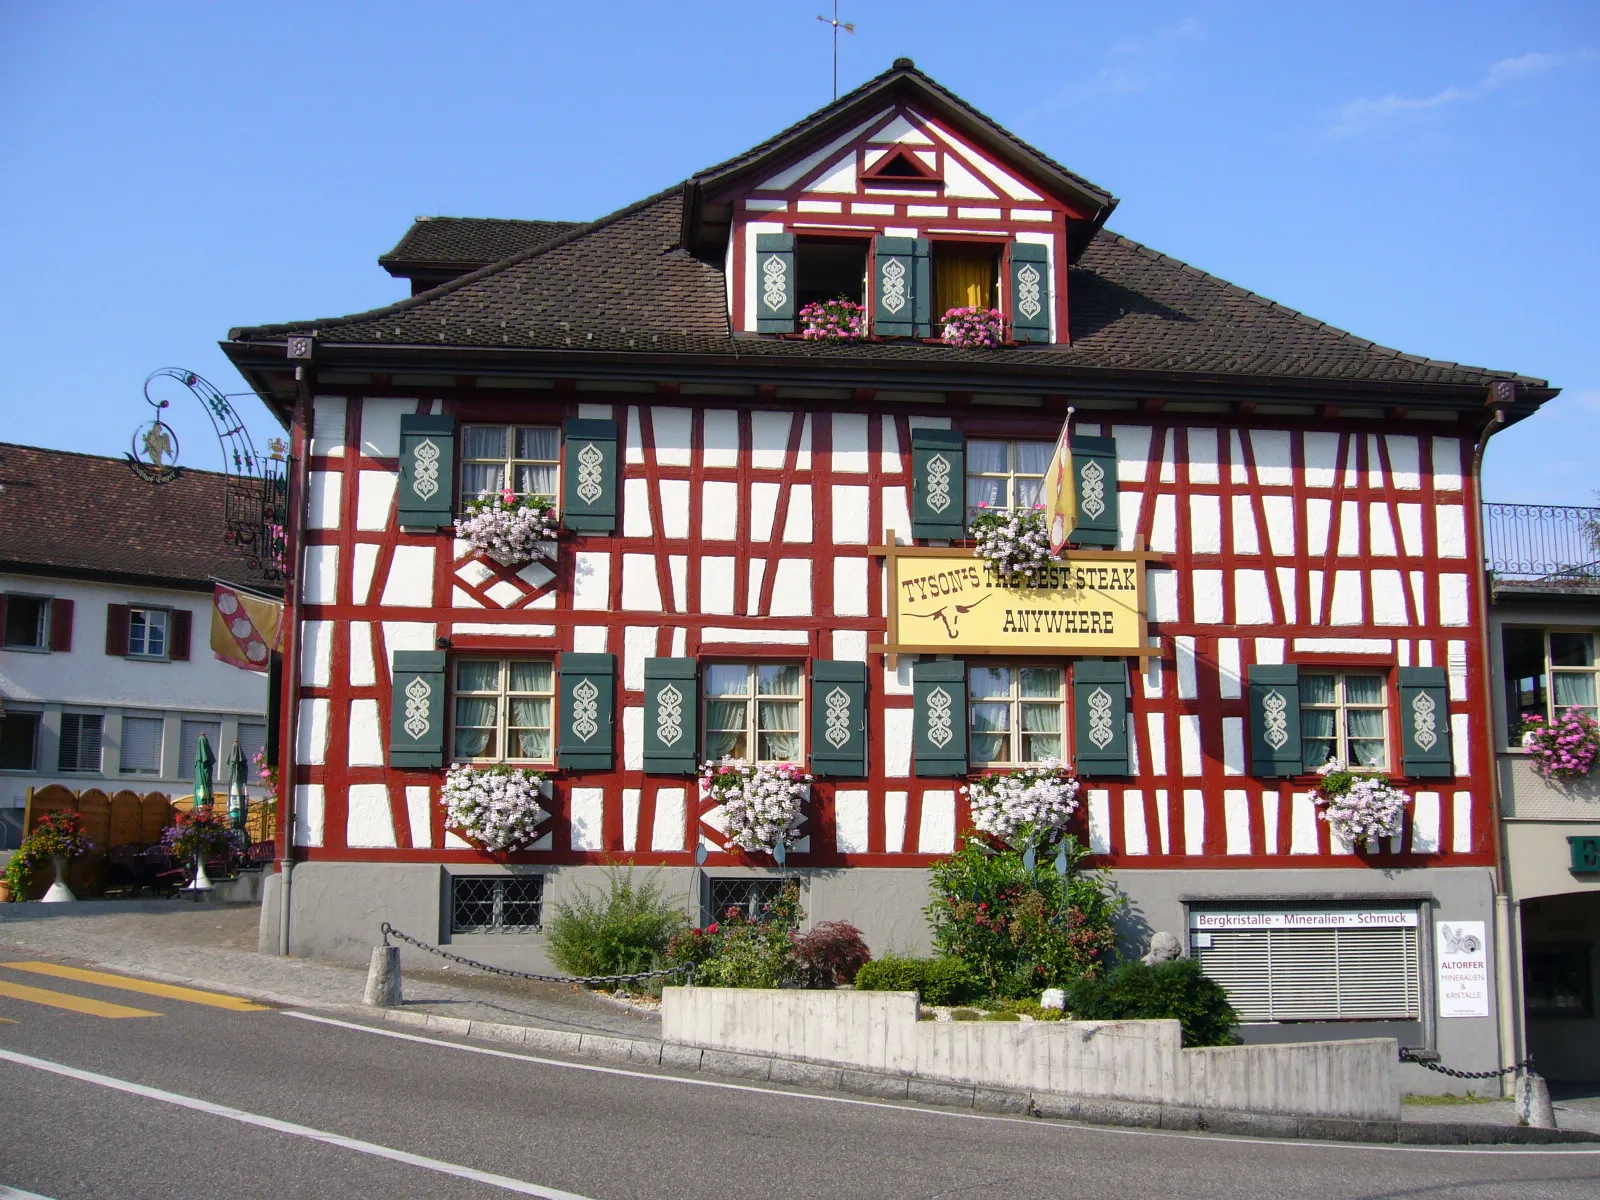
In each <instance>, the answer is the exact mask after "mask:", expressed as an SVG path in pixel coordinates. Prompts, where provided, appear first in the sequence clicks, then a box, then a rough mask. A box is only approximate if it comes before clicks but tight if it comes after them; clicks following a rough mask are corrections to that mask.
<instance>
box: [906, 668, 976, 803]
mask: <svg viewBox="0 0 1600 1200" xmlns="http://www.w3.org/2000/svg"><path fill="white" fill-rule="evenodd" d="M911 692H912V696H911V702H912V706H913V707H912V721H911V724H912V729H913V730H914V737H913V740H912V756H913V758H914V760H915V764H916V765H915V767H914V770H915V772H916V774H918V775H965V774H966V773H967V664H966V663H964V662H960V661H957V662H919V663H912V664H911Z"/></svg>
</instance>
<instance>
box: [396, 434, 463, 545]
mask: <svg viewBox="0 0 1600 1200" xmlns="http://www.w3.org/2000/svg"><path fill="white" fill-rule="evenodd" d="M455 477H456V419H455V418H454V417H444V416H439V417H436V416H428V415H422V414H412V415H410V416H403V417H401V418H400V505H399V520H400V528H401V529H426V530H434V529H438V528H440V527H441V526H443V525H449V524H450V523H451V518H452V515H453V514H454V512H455Z"/></svg>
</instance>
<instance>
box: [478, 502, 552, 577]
mask: <svg viewBox="0 0 1600 1200" xmlns="http://www.w3.org/2000/svg"><path fill="white" fill-rule="evenodd" d="M455 525H456V536H457V537H458V538H460V539H462V540H463V541H465V542H468V543H470V544H471V545H472V547H473V549H475V550H477V551H478V552H479V553H482V554H486V555H488V556H489V557H490V558H492V559H494V560H495V561H496V562H498V563H501V564H502V565H504V566H508V567H514V566H516V565H517V564H518V563H525V562H531V561H533V559H535V558H554V557H555V551H554V544H555V540H556V538H557V537H558V536H560V533H561V519H560V517H559V516H558V515H557V513H556V505H555V501H553V500H551V499H550V498H549V497H548V496H519V495H517V493H515V492H513V491H511V490H510V489H507V490H505V491H503V492H498V493H495V492H479V493H478V498H477V499H476V500H471V501H468V502H467V515H466V516H465V517H457V518H456V522H455Z"/></svg>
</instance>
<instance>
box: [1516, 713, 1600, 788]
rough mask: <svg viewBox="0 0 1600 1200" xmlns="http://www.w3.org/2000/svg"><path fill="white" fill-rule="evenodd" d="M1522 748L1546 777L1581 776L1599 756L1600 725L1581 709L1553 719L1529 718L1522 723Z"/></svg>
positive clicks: (1536, 769)
mask: <svg viewBox="0 0 1600 1200" xmlns="http://www.w3.org/2000/svg"><path fill="white" fill-rule="evenodd" d="M1522 748H1523V749H1524V750H1526V751H1527V752H1528V758H1529V759H1530V761H1531V764H1532V766H1533V769H1534V771H1535V772H1537V773H1538V774H1539V775H1540V776H1541V777H1543V778H1545V779H1582V778H1583V777H1584V776H1585V775H1587V774H1588V773H1589V772H1590V771H1592V770H1593V769H1594V764H1595V760H1596V759H1600V724H1596V723H1595V719H1594V718H1593V717H1591V716H1589V715H1588V714H1587V713H1585V712H1584V711H1583V710H1582V709H1580V708H1569V709H1567V711H1566V712H1564V713H1561V714H1559V715H1558V716H1557V717H1556V719H1555V720H1554V721H1546V720H1545V719H1544V718H1543V717H1529V718H1528V719H1527V720H1525V721H1523V723H1522Z"/></svg>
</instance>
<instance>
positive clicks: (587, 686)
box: [556, 654, 617, 771]
mask: <svg viewBox="0 0 1600 1200" xmlns="http://www.w3.org/2000/svg"><path fill="white" fill-rule="evenodd" d="M616 678H617V659H616V656H615V655H614V654H563V655H562V656H561V710H560V711H561V728H560V732H559V733H558V734H557V743H558V746H559V753H558V755H557V758H556V761H557V763H558V764H559V765H560V766H561V767H563V768H567V767H574V768H578V769H581V770H590V771H609V770H611V768H612V765H613V763H614V761H615V754H616V752H615V749H614V746H615V742H616V738H615V736H614V734H615V726H616V718H615V716H614V714H615V712H616V692H617V685H616Z"/></svg>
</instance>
